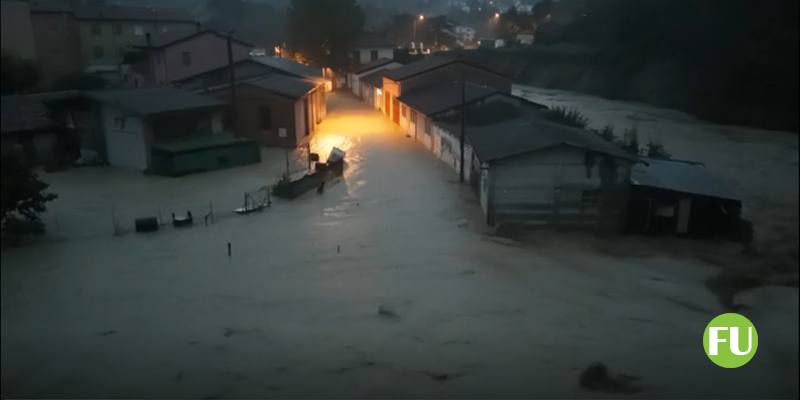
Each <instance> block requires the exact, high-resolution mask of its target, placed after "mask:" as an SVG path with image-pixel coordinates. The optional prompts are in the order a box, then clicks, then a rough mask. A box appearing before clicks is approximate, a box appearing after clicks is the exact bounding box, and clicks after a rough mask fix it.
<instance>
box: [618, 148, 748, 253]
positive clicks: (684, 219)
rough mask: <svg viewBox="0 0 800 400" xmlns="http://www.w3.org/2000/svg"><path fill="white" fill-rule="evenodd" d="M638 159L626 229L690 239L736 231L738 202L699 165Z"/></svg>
mask: <svg viewBox="0 0 800 400" xmlns="http://www.w3.org/2000/svg"><path fill="white" fill-rule="evenodd" d="M641 160H642V163H640V164H637V165H636V166H634V168H633V171H632V173H631V200H630V205H629V219H628V229H629V230H630V231H632V232H640V233H651V234H659V233H661V234H678V235H685V236H694V237H709V236H715V235H731V236H734V235H736V234H737V230H738V229H739V227H740V221H741V210H742V202H741V200H739V198H738V197H737V196H736V195H735V194H734V193H733V191H732V190H731V189H730V188H729V187H727V186H726V185H724V184H723V183H721V182H720V181H719V180H718V179H715V178H714V177H712V176H711V175H710V174H709V172H708V171H707V170H706V168H705V167H704V166H703V165H702V164H700V163H696V162H691V161H680V160H663V159H655V158H642V159H641Z"/></svg>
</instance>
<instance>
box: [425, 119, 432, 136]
mask: <svg viewBox="0 0 800 400" xmlns="http://www.w3.org/2000/svg"><path fill="white" fill-rule="evenodd" d="M424 119H425V133H431V120H429V119H427V118H424Z"/></svg>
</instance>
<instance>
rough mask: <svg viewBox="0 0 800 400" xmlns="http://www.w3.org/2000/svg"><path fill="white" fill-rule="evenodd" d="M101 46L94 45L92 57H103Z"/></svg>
mask: <svg viewBox="0 0 800 400" xmlns="http://www.w3.org/2000/svg"><path fill="white" fill-rule="evenodd" d="M104 55H105V54H104V53H103V46H94V58H103V56H104Z"/></svg>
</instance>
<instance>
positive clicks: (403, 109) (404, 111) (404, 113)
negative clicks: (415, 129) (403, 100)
mask: <svg viewBox="0 0 800 400" xmlns="http://www.w3.org/2000/svg"><path fill="white" fill-rule="evenodd" d="M400 115H402V116H403V118H406V116H407V115H408V109H407V108H406V105H405V104H403V105H401V106H400Z"/></svg>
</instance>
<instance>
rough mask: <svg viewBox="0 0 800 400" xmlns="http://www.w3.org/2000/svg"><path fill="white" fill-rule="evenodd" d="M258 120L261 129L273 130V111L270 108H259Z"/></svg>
mask: <svg viewBox="0 0 800 400" xmlns="http://www.w3.org/2000/svg"><path fill="white" fill-rule="evenodd" d="M258 118H259V126H260V127H261V129H272V110H270V109H269V107H267V106H261V107H258Z"/></svg>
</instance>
